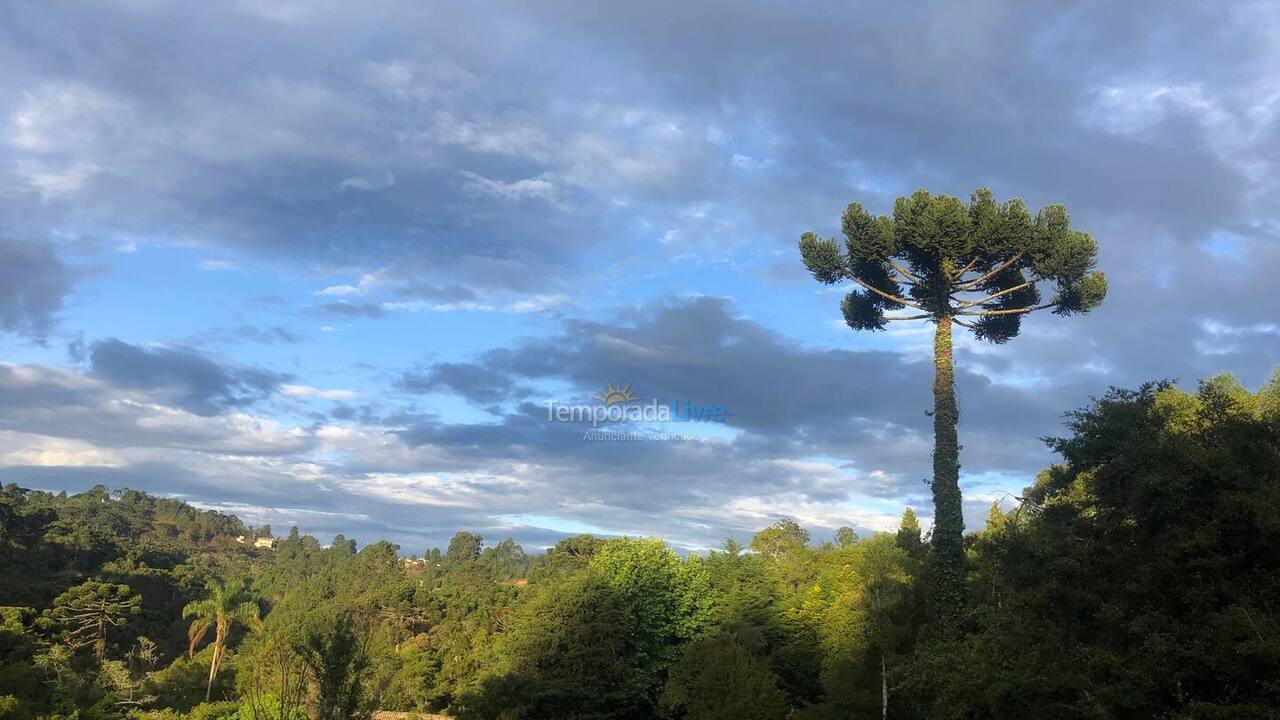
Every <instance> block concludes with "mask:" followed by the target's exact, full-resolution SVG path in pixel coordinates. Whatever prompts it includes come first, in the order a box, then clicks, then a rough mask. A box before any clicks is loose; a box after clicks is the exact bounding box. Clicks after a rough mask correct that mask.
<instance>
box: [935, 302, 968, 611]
mask: <svg viewBox="0 0 1280 720" xmlns="http://www.w3.org/2000/svg"><path fill="white" fill-rule="evenodd" d="M933 369H934V376H933V484H932V485H933V511H934V512H933V543H932V544H933V576H934V590H935V592H936V601H937V607H938V613H939V618H940V619H941V620H942V621H943V623H944V625H950V624H952V623H953V622H954V621H955V620H956V619H957V617H958V616H959V614H960V611H961V610H962V609H963V608H964V603H965V592H964V564H965V563H964V538H963V535H964V515H963V512H962V508H961V504H960V444H959V440H958V438H957V436H956V423H957V422H959V419H960V411H959V408H958V406H957V405H956V385H955V367H954V360H953V358H952V350H951V318H949V317H945V318H940V319H938V320H937V322H936V326H935V329H934V338H933Z"/></svg>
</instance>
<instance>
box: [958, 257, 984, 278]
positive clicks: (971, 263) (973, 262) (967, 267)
mask: <svg viewBox="0 0 1280 720" xmlns="http://www.w3.org/2000/svg"><path fill="white" fill-rule="evenodd" d="M979 257H981V256H980V255H977V256H974V258H973V259H972V260H970V261H969V264H968V265H965V266H964V267H962V268H960V272H957V273H955V274H954V275H952V276H951V281H952V282H955V281H956V280H959V279H960V278H962V277H964V274H965V273H967V272H969V271H970V270H972V269H973V266H974V265H977V264H978V258H979Z"/></svg>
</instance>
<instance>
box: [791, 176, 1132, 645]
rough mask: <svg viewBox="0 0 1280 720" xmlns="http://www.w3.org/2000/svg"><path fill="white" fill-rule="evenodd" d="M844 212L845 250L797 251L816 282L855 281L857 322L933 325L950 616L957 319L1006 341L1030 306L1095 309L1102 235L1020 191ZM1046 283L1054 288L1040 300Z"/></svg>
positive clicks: (862, 325) (955, 582)
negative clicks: (1019, 195)
mask: <svg viewBox="0 0 1280 720" xmlns="http://www.w3.org/2000/svg"><path fill="white" fill-rule="evenodd" d="M841 220H842V222H841V229H842V230H843V232H844V237H845V239H844V243H843V247H842V246H841V244H840V243H838V242H837V241H836V240H835V239H821V238H819V237H818V236H817V235H815V234H813V233H805V234H804V235H803V236H802V237H801V239H800V255H801V257H802V258H803V260H804V264H805V267H807V268H808V269H809V272H811V273H812V274H813V276H814V278H815V279H817V280H818V282H821V283H823V284H826V285H833V284H836V283H841V282H853V283H854V284H856V285H857V286H858V287H857V288H855V289H853V290H852V291H851V292H850V293H849V294H848V295H846V296H845V298H844V301H843V302H842V303H841V310H842V311H843V313H844V319H845V323H847V324H848V325H849V327H850V328H852V329H854V330H882V329H884V328H885V326H886V325H887V324H888V323H889V322H892V321H909V320H924V321H927V322H931V323H933V324H934V343H933V351H934V383H933V432H934V450H933V482H932V489H933V502H934V527H933V564H934V567H933V577H934V581H935V583H936V586H935V593H936V597H935V600H936V602H937V606H938V609H939V612H940V614H941V616H942V618H943V619H944V620H949V619H953V618H954V617H955V616H956V614H957V613H958V612H959V611H960V610H961V609H962V608H963V606H964V544H963V539H962V534H963V532H964V518H963V514H962V510H961V498H960V482H959V480H960V458H959V441H958V438H957V434H956V425H957V423H958V422H959V417H960V413H959V408H958V406H957V404H956V393H955V366H954V360H953V355H952V340H951V335H952V326H953V325H959V326H960V327H962V328H966V329H968V330H971V331H972V332H973V334H974V335H975V336H976V337H978V338H979V339H981V340H986V341H988V342H993V343H1003V342H1007V341H1008V340H1010V339H1012V338H1014V337H1016V336H1017V335H1018V331H1019V329H1020V328H1021V323H1022V318H1023V316H1024V315H1027V314H1028V313H1032V312H1036V311H1038V310H1051V311H1052V312H1054V313H1055V314H1058V315H1072V314H1075V313H1084V312H1088V311H1089V310H1092V309H1093V308H1095V307H1097V306H1098V305H1099V304H1100V303H1101V302H1102V300H1103V298H1104V297H1105V295H1106V292H1107V282H1106V278H1105V276H1104V275H1103V274H1102V273H1101V272H1099V271H1097V270H1096V269H1095V266H1096V262H1097V249H1098V248H1097V243H1095V242H1094V239H1093V237H1091V236H1090V235H1089V234H1088V233H1085V232H1081V231H1079V230H1074V229H1072V228H1071V227H1070V224H1069V221H1068V218H1067V211H1066V209H1065V208H1064V207H1062V206H1061V205H1048V206H1046V207H1044V208H1043V209H1041V210H1040V211H1039V212H1038V213H1036V215H1035V216H1034V217H1032V215H1031V213H1030V212H1028V210H1027V208H1026V206H1025V205H1024V204H1023V203H1022V201H1021V200H1018V199H1013V200H1009V201H1007V202H1004V203H997V202H996V200H995V197H994V196H993V195H992V194H991V191H990V190H987V189H985V188H982V189H979V190H977V191H975V192H974V193H973V195H972V196H971V198H970V201H969V203H968V205H966V204H965V203H964V202H962V201H961V200H960V199H958V198H954V197H950V196H947V195H932V194H930V193H929V192H927V191H925V190H917V191H916V192H915V193H913V194H912V195H911V196H910V197H900V198H898V199H897V201H895V202H894V205H893V215H892V216H886V215H882V216H880V217H874V216H872V215H871V214H870V213H868V212H867V211H866V210H865V209H863V207H862V206H861V205H860V204H858V203H852V204H850V205H849V207H848V209H847V210H845V212H844V216H843V217H842V219H841ZM1042 286H1049V287H1050V288H1051V291H1052V294H1051V296H1050V297H1049V299H1048V300H1047V301H1043V302H1042V299H1043V298H1042V296H1041V287H1042Z"/></svg>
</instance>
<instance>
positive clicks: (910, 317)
mask: <svg viewBox="0 0 1280 720" xmlns="http://www.w3.org/2000/svg"><path fill="white" fill-rule="evenodd" d="M931 317H933V316H932V315H927V314H926V315H907V316H905V317H888V316H886V317H885V320H927V319H928V318H931Z"/></svg>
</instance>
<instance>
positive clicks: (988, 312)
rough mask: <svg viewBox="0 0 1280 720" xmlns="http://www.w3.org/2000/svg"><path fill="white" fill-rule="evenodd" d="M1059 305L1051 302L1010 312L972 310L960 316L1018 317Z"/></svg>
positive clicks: (962, 312) (965, 311)
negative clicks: (1020, 314)
mask: <svg viewBox="0 0 1280 720" xmlns="http://www.w3.org/2000/svg"><path fill="white" fill-rule="evenodd" d="M1057 304H1058V303H1056V302H1051V303H1045V304H1043V305H1036V306H1035V307H1030V306H1028V307H1023V308H1011V309H1009V310H979V311H977V312H974V311H972V310H963V311H961V312H960V313H959V314H961V315H967V316H970V317H981V316H983V315H1017V314H1018V313H1029V312H1035V311H1037V310H1044V309H1045V308H1051V307H1054V306H1056V305H1057Z"/></svg>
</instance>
